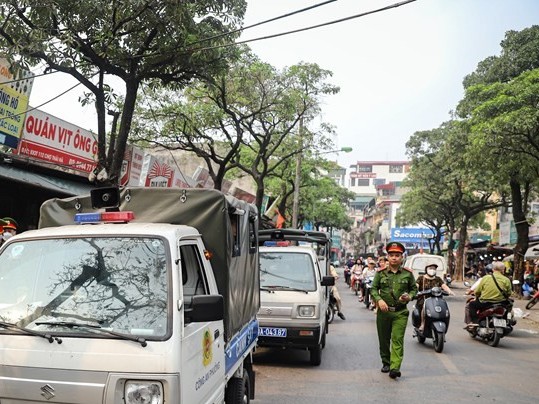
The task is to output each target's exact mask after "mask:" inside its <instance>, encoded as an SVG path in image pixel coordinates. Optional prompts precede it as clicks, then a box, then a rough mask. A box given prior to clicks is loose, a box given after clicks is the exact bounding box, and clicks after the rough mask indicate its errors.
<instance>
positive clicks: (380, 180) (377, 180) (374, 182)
mask: <svg viewBox="0 0 539 404" xmlns="http://www.w3.org/2000/svg"><path fill="white" fill-rule="evenodd" d="M385 183H386V179H385V178H374V179H373V180H372V185H384V184H385Z"/></svg>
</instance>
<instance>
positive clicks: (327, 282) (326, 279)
mask: <svg viewBox="0 0 539 404" xmlns="http://www.w3.org/2000/svg"><path fill="white" fill-rule="evenodd" d="M333 285H335V278H334V277H333V276H323V277H322V286H333Z"/></svg>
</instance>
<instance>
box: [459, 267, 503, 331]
mask: <svg viewBox="0 0 539 404" xmlns="http://www.w3.org/2000/svg"><path fill="white" fill-rule="evenodd" d="M504 271H505V265H504V263H503V262H501V261H494V262H493V263H492V274H490V275H485V276H483V277H482V278H481V281H480V282H479V284H478V285H477V287H476V288H475V291H474V293H475V300H471V301H470V302H469V304H467V305H466V307H465V313H464V321H465V322H466V327H464V329H469V328H473V327H477V321H478V319H477V311H478V310H484V309H486V308H488V307H491V306H492V305H493V304H495V303H501V302H504V301H506V300H507V299H508V298H509V296H511V292H512V287H511V281H510V280H509V278H507V277H506V276H505V275H504V274H503V273H504Z"/></svg>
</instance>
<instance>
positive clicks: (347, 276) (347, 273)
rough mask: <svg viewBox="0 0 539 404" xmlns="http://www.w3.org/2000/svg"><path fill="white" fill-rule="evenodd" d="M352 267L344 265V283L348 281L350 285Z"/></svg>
mask: <svg viewBox="0 0 539 404" xmlns="http://www.w3.org/2000/svg"><path fill="white" fill-rule="evenodd" d="M350 276H351V273H350V268H348V267H347V266H345V267H344V283H346V284H347V285H348V286H350Z"/></svg>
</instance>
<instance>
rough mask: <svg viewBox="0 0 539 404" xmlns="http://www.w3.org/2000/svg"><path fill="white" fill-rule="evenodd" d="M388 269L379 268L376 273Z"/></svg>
mask: <svg viewBox="0 0 539 404" xmlns="http://www.w3.org/2000/svg"><path fill="white" fill-rule="evenodd" d="M386 269H387V268H378V269H377V270H376V272H382V271H385V270H386Z"/></svg>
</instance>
